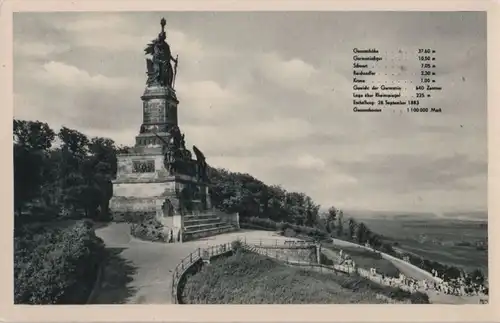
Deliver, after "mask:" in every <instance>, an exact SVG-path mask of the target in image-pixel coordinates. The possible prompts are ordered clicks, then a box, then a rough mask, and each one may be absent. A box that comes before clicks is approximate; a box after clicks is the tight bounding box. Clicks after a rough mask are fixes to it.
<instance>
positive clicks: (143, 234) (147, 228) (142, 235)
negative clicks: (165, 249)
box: [130, 217, 171, 242]
mask: <svg viewBox="0 0 500 323" xmlns="http://www.w3.org/2000/svg"><path fill="white" fill-rule="evenodd" d="M130 233H131V234H132V236H134V237H136V238H138V239H141V240H146V241H153V242H170V240H171V237H170V235H169V234H165V232H164V227H163V224H161V223H160V222H159V221H158V220H157V219H156V218H154V217H153V218H149V219H146V220H143V221H142V222H140V223H138V224H134V223H132V224H131V225H130Z"/></svg>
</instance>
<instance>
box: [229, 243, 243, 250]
mask: <svg viewBox="0 0 500 323" xmlns="http://www.w3.org/2000/svg"><path fill="white" fill-rule="evenodd" d="M242 247H243V244H242V243H241V241H240V240H234V241H233V242H231V249H233V251H238V250H241V248H242Z"/></svg>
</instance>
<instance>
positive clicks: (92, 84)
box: [33, 61, 131, 91]
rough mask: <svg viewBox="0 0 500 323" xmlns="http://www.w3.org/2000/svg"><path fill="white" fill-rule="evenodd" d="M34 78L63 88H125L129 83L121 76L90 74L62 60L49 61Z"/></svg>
mask: <svg viewBox="0 0 500 323" xmlns="http://www.w3.org/2000/svg"><path fill="white" fill-rule="evenodd" d="M33 77H34V78H36V79H38V80H39V81H40V82H42V83H44V84H50V85H53V86H61V87H64V88H67V87H71V88H79V89H80V90H83V88H92V89H100V90H103V91H105V90H125V89H127V87H129V86H131V83H130V82H129V81H128V80H126V79H122V78H110V77H106V76H104V75H101V74H95V75H91V74H89V73H88V72H87V71H85V70H81V69H79V68H78V67H76V66H71V65H68V64H65V63H62V62H54V61H50V62H48V63H45V64H43V65H42V68H41V69H40V70H38V71H36V72H35V73H34V76H33Z"/></svg>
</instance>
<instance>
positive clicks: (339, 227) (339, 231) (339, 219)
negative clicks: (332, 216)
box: [336, 210, 344, 237]
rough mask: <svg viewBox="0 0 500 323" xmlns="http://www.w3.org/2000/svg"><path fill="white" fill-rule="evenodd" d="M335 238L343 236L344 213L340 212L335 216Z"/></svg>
mask: <svg viewBox="0 0 500 323" xmlns="http://www.w3.org/2000/svg"><path fill="white" fill-rule="evenodd" d="M336 229H337V236H339V237H341V236H343V235H344V212H343V211H342V210H340V211H339V214H338V216H337V226H336Z"/></svg>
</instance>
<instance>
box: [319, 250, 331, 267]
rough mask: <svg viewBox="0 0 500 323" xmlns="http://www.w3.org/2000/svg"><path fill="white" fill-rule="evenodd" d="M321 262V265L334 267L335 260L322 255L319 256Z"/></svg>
mask: <svg viewBox="0 0 500 323" xmlns="http://www.w3.org/2000/svg"><path fill="white" fill-rule="evenodd" d="M319 261H320V264H322V265H327V266H333V265H334V263H333V260H331V259H330V258H328V257H327V256H325V255H324V254H322V253H320V254H319Z"/></svg>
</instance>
